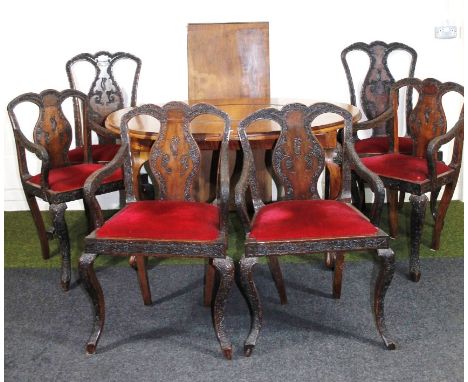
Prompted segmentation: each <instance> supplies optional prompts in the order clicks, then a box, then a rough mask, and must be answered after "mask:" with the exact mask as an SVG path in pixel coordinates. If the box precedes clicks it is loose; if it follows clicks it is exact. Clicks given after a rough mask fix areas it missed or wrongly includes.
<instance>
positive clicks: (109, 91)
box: [65, 51, 141, 163]
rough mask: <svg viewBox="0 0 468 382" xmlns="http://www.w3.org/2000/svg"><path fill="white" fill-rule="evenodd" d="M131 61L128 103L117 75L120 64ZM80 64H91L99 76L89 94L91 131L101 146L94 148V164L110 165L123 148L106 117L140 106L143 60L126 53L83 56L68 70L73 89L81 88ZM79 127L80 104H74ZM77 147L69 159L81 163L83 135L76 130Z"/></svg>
mask: <svg viewBox="0 0 468 382" xmlns="http://www.w3.org/2000/svg"><path fill="white" fill-rule="evenodd" d="M122 60H127V61H131V62H133V63H134V65H135V67H134V73H133V81H132V88H131V93H130V99H129V100H126V99H125V98H126V96H125V89H123V88H122V87H121V85H119V83H118V82H117V78H116V76H115V74H114V66H115V64H116V63H118V62H120V61H122ZM79 62H87V63H89V64H91V65H92V66H93V68H94V70H95V76H94V79H93V80H92V83H91V85H90V88H89V91H88V97H89V106H90V110H89V118H90V123H91V129H92V130H93V131H94V132H95V133H96V134H97V136H98V139H99V143H98V144H93V145H92V159H93V161H94V162H103V163H106V162H109V161H110V160H111V159H112V158H113V157H114V155H115V154H116V153H117V150H118V149H119V145H118V144H117V140H118V138H119V137H118V136H116V135H115V134H114V133H112V132H110V131H109V130H108V129H106V128H105V127H104V121H105V119H106V117H107V116H108V115H109V114H110V113H112V112H114V111H116V110H119V109H122V108H124V107H126V106H136V99H137V87H138V80H139V77H140V69H141V60H140V59H139V58H138V57H136V56H134V55H132V54H130V53H125V52H117V53H109V52H105V51H101V52H97V53H96V54H90V53H81V54H78V55H76V56H75V57H73V58H71V59H70V60H68V61H67V63H66V65H65V69H66V72H67V77H68V82H69V84H70V87H71V88H72V89H77V83H78V82H79V81H78V78H77V77H78V75H77V73H75V71H74V67H75V66H76V65H77V63H79ZM73 106H74V109H75V119H77V121H76V124H77V125H80V123H79V122H80V121H79V118H80V113H79V108H78V107H79V105H78V104H77V103H76V102H75V103H74V105H73ZM75 142H76V148H74V149H72V150H70V153H69V157H70V161H72V162H80V161H82V157H83V147H82V143H83V138H82V132H81V131H79V130H76V131H75Z"/></svg>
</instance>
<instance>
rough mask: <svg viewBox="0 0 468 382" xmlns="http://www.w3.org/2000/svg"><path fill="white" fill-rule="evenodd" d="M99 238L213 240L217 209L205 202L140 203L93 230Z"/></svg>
mask: <svg viewBox="0 0 468 382" xmlns="http://www.w3.org/2000/svg"><path fill="white" fill-rule="evenodd" d="M96 236H97V237H99V238H135V239H152V240H183V241H213V240H216V239H217V238H218V237H219V210H218V207H216V206H213V205H211V204H207V203H195V202H184V201H171V200H142V201H138V202H134V203H130V204H128V205H126V206H125V207H124V208H123V209H122V210H121V211H119V212H118V213H117V214H115V215H114V216H113V217H112V218H110V219H109V220H108V221H106V222H105V223H104V225H103V226H102V227H101V228H99V229H98V230H97V231H96Z"/></svg>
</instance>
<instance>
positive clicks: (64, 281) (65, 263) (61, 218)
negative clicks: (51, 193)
mask: <svg viewBox="0 0 468 382" xmlns="http://www.w3.org/2000/svg"><path fill="white" fill-rule="evenodd" d="M66 209H67V205H66V204H65V203H59V204H51V205H50V206H49V211H50V213H51V215H52V223H53V226H54V231H55V235H57V237H58V240H59V249H60V255H61V257H62V271H61V285H62V289H63V290H64V291H68V289H69V288H70V278H71V261H70V239H69V237H68V228H67V223H66V221H65V210H66Z"/></svg>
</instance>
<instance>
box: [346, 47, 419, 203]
mask: <svg viewBox="0 0 468 382" xmlns="http://www.w3.org/2000/svg"><path fill="white" fill-rule="evenodd" d="M356 51H361V52H364V53H366V54H367V55H368V57H369V69H368V71H367V73H366V77H365V78H364V81H363V82H362V85H361V87H360V89H358V90H359V103H360V106H361V109H362V111H363V113H364V115H365V116H366V118H367V120H372V119H374V118H376V117H378V116H379V115H380V114H382V113H383V112H384V111H385V110H387V109H388V107H389V106H390V87H391V86H392V84H394V83H395V79H394V77H393V75H392V73H391V72H390V69H389V67H388V59H389V57H390V56H391V55H392V54H394V53H395V52H397V51H398V52H406V53H407V54H408V55H409V56H410V62H409V67H408V75H407V77H414V71H415V67H416V61H417V57H418V56H417V53H416V51H415V50H414V49H413V48H411V47H409V46H407V45H405V44H402V43H399V42H392V43H390V44H386V43H385V42H382V41H374V42H371V43H370V44H366V43H364V42H357V43H354V44H351V45H350V46H348V47H347V48H345V49H343V51H342V52H341V62H342V64H343V67H344V70H345V73H346V78H347V81H348V87H349V95H350V102H351V104H352V105H354V106H357V105H358V104H357V102H356V90H355V83H359V82H360V81H353V76H352V73H351V69H350V66H349V63H348V54H349V53H352V52H356ZM405 104H406V117H407V116H408V115H409V113H410V112H411V109H412V91H411V89H409V90H408V92H407V93H406V97H405ZM392 132H393V130H392V127H391V125H390V124H388V123H387V124H386V123H381V124H380V125H379V126H377V127H376V128H375V129H373V130H372V135H371V136H370V137H368V138H364V139H359V137H358V135H357V132H354V134H353V140H354V142H355V149H356V152H357V153H358V155H359V156H360V157H367V156H373V155H381V154H387V153H389V152H390V151H391V150H392V145H393V140H392V138H391V134H392ZM398 143H399V147H400V150H401V152H402V153H405V154H410V153H411V152H412V149H413V140H412V138H411V137H410V136H409V135H408V134H407V135H406V136H401V137H398ZM354 186H356V187H354ZM353 194H354V195H353V198H354V200H355V203H356V204H357V205H359V206H360V208H361V210H363V211H365V194H364V183H362V182H359V181H357V182H353ZM400 200H401V203H403V201H404V193H402V194H401V196H400Z"/></svg>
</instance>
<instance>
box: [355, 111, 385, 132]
mask: <svg viewBox="0 0 468 382" xmlns="http://www.w3.org/2000/svg"><path fill="white" fill-rule="evenodd" d="M392 118H393V107H392V106H390V107H389V108H388V109H387V110H385V111H384V112H383V113H382V114H380V115H379V116H378V117H376V118H374V119H371V120H369V121H363V122H357V123H355V124H354V125H353V132H357V131H359V130H368V129H373V128H375V127H378V126H379V125H380V124H382V122H386V121H388V120H390V119H392Z"/></svg>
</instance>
